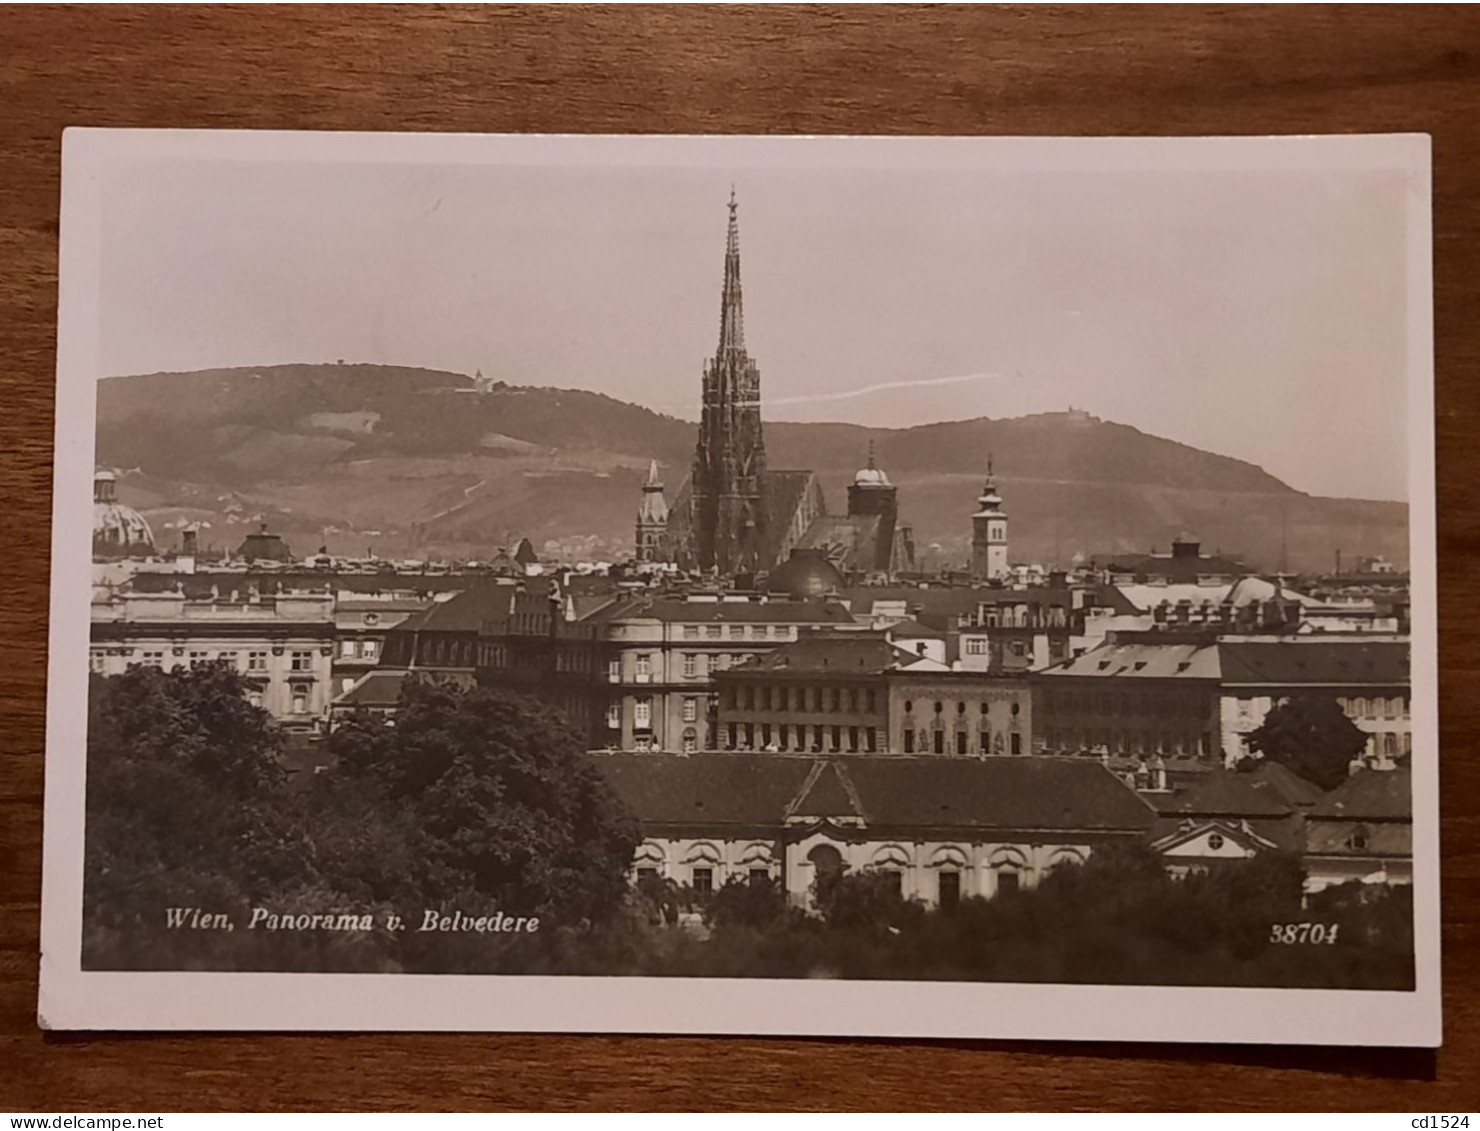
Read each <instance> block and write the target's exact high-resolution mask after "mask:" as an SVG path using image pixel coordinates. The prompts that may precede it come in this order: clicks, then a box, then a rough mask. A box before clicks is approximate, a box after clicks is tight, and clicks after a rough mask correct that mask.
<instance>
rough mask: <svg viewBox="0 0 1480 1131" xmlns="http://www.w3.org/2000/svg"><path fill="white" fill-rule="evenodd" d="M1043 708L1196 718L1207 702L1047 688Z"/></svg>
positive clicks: (1205, 711)
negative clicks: (1048, 689)
mask: <svg viewBox="0 0 1480 1131" xmlns="http://www.w3.org/2000/svg"><path fill="white" fill-rule="evenodd" d="M1043 703H1044V707H1045V709H1047V710H1049V711H1055V712H1059V713H1062V714H1077V715H1088V714H1099V715H1141V716H1147V715H1154V716H1157V717H1161V718H1172V717H1178V716H1181V717H1185V718H1200V717H1203V716H1205V715H1207V714H1208V712H1209V710H1210V708H1211V704H1210V701H1209V700H1208V699H1206V698H1204V697H1202V696H1199V695H1155V694H1151V693H1148V692H1145V691H1141V692H1129V691H1125V692H1115V691H1065V690H1050V691H1048V692H1046V693H1045V694H1044V700H1043Z"/></svg>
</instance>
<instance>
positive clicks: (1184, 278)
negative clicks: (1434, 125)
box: [100, 163, 1407, 500]
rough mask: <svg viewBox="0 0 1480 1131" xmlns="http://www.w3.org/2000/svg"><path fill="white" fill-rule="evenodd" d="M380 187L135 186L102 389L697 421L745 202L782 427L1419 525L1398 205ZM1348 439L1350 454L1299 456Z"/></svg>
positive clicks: (490, 176) (1160, 187) (716, 187)
mask: <svg viewBox="0 0 1480 1131" xmlns="http://www.w3.org/2000/svg"><path fill="white" fill-rule="evenodd" d="M372 168H373V169H374V172H373V175H370V176H366V175H365V170H364V168H363V167H355V168H352V169H345V168H341V167H338V166H333V165H322V166H305V165H302V164H299V163H291V164H289V163H278V164H270V165H267V164H260V163H259V164H250V165H247V166H236V167H231V168H226V167H223V166H221V165H218V164H211V163H194V164H192V165H190V166H182V165H179V164H169V163H147V164H141V165H138V166H133V167H130V168H128V169H125V170H123V171H122V172H121V174H120V179H121V181H122V182H123V183H122V188H121V191H120V192H119V193H117V194H116V195H115V196H114V197H113V198H112V199H110V202H109V204H108V205H107V207H106V209H105V217H106V220H105V224H104V256H103V270H104V273H105V275H107V276H109V277H110V279H111V280H112V281H113V283H114V284H115V285H114V286H113V287H112V293H116V294H118V295H119V296H120V299H119V300H118V301H116V302H114V303H111V304H110V305H109V307H108V308H107V309H106V310H105V311H104V312H103V315H104V316H103V319H102V327H101V334H100V361H101V365H102V369H103V372H105V373H107V374H109V375H123V374H129V373H142V372H156V371H187V370H192V369H201V368H216V367H238V366H242V367H252V366H260V365H268V364H275V363H285V362H292V361H297V362H332V361H334V360H338V359H339V358H341V357H343V358H345V359H346V360H351V361H358V362H364V363H371V364H403V365H411V366H417V367H426V368H434V369H446V370H449V371H452V372H466V373H470V374H471V373H473V372H475V371H476V370H478V369H481V370H482V371H483V372H484V374H485V375H487V376H490V377H494V378H497V379H501V380H505V381H508V382H509V383H510V384H518V385H536V386H547V387H557V388H558V387H569V388H586V389H591V390H593V391H598V392H603V393H606V394H608V395H611V396H614V397H617V398H619V399H622V400H626V401H630V402H633V403H638V404H642V405H645V406H648V407H651V408H653V409H655V410H657V411H661V412H666V413H669V414H671V415H675V416H680V417H683V418H686V419H692V418H694V417H696V416H697V410H698V405H697V396H696V395H695V394H696V390H697V382H696V381H695V380H694V371H695V369H696V367H697V365H698V363H699V361H700V360H701V359H702V358H703V357H704V356H705V354H706V353H707V352H708V351H709V350H711V349H712V345H713V343H712V341H710V340H709V339H710V338H711V337H712V333H713V329H712V328H713V326H714V325H715V317H716V311H715V310H714V308H713V307H714V288H715V285H716V284H717V283H718V281H719V280H718V279H717V277H716V264H715V259H716V254H717V251H718V250H719V239H720V236H719V232H718V227H719V224H720V217H722V214H723V213H722V208H723V203H724V201H725V200H726V198H727V196H728V193H729V187H730V183H731V182H732V181H733V182H734V183H735V184H736V185H737V189H738V193H739V200H740V205H741V215H742V229H743V239H744V241H745V249H746V262H747V276H746V281H747V284H748V286H747V291H748V292H749V293H748V294H747V298H748V299H749V300H750V306H751V311H750V315H751V316H750V319H749V321H750V335H749V339H750V341H749V344H750V346H751V350H752V353H753V355H754V356H755V357H756V359H757V361H758V362H759V364H760V367H761V370H762V373H763V374H764V376H763V400H764V402H765V404H766V406H767V412H766V419H768V420H776V421H783V420H793V421H803V422H821V421H839V422H845V423H856V424H861V425H864V426H869V427H908V426H911V425H915V424H926V423H933V422H939V421H943V420H959V419H970V418H974V417H980V416H987V417H991V418H995V419H1002V418H1010V417H1015V416H1021V415H1028V414H1031V413H1035V412H1043V411H1062V410H1063V409H1065V408H1067V407H1069V406H1070V405H1071V404H1072V405H1076V406H1079V407H1083V408H1085V409H1087V410H1088V411H1090V412H1093V413H1095V414H1096V415H1098V416H1101V417H1103V418H1105V419H1109V420H1115V421H1118V422H1122V423H1125V424H1129V425H1131V426H1133V427H1137V428H1140V429H1141V430H1143V431H1147V432H1150V433H1152V434H1155V435H1160V436H1165V437H1167V438H1169V439H1173V440H1176V441H1178V442H1181V443H1186V444H1189V445H1191V446H1194V447H1198V448H1202V449H1204V450H1208V451H1214V452H1218V453H1220V454H1226V455H1230V456H1233V457H1235V458H1239V459H1243V460H1247V461H1249V462H1252V463H1255V464H1258V465H1259V466H1261V467H1263V468H1264V469H1265V470H1267V471H1269V472H1270V473H1271V474H1273V475H1275V476H1276V477H1278V478H1280V479H1282V480H1284V481H1285V482H1287V483H1289V484H1290V485H1291V486H1293V487H1295V488H1296V489H1298V490H1301V491H1305V492H1307V493H1310V494H1315V495H1330V496H1335V497H1350V498H1372V499H1399V500H1401V499H1403V498H1405V497H1406V486H1407V480H1406V458H1407V455H1406V442H1405V433H1406V404H1405V397H1406V393H1405V389H1406V385H1405V381H1404V379H1403V378H1404V374H1403V361H1404V358H1405V356H1406V355H1405V352H1404V351H1405V333H1404V322H1403V317H1402V313H1401V312H1402V309H1403V308H1402V303H1401V302H1399V301H1395V300H1394V297H1393V294H1390V293H1389V292H1390V291H1394V290H1395V289H1396V292H1397V293H1399V294H1400V293H1401V290H1402V288H1403V286H1404V285H1405V283H1404V276H1403V270H1402V268H1403V260H1402V247H1403V239H1402V225H1401V224H1399V223H1396V222H1393V220H1392V217H1393V216H1394V215H1400V214H1401V210H1399V209H1395V208H1393V207H1391V204H1392V194H1393V193H1395V192H1401V191H1402V182H1401V179H1400V178H1397V177H1394V176H1393V175H1391V174H1376V173H1373V174H1362V175H1353V174H1351V173H1350V172H1346V173H1342V174H1340V175H1336V174H1331V173H1326V174H1322V173H1317V172H1311V173H1291V172H1284V173H1248V172H1246V173H1242V174H1231V173H1228V172H1206V173H1183V174H1180V175H1178V176H1175V177H1168V176H1167V175H1166V174H1165V173H1154V174H1153V173H1143V174H1134V173H1114V174H1110V173H1074V174H1069V173H1033V174H1028V173H987V174H976V173H973V174H967V173H963V172H961V171H959V170H957V171H952V172H949V173H942V172H937V171H927V172H922V173H919V174H915V175H911V174H904V173H899V172H892V173H891V172H885V171H875V170H868V171H859V170H851V171H850V170H823V171H821V172H819V171H818V170H810V169H809V170H805V171H797V170H787V169H771V170H759V169H753V168H752V169H745V170H734V171H726V172H723V173H721V172H718V171H711V170H692V169H679V170H673V169H655V170H654V169H640V168H624V169H618V170H611V169H597V168H589V167H585V168H583V167H578V168H559V169H530V168H516V169H512V170H511V169H489V168H486V167H454V166H438V167H431V168H429V167H388V166H377V167H372ZM603 186H604V187H603ZM515 202H517V205H516V203H515ZM223 208H224V209H226V210H227V213H226V214H228V215H230V216H232V217H233V222H232V223H229V224H223V223H221V215H222V211H221V210H222V209H223ZM208 216H209V217H211V218H212V219H210V220H208V218H207V217H208ZM512 217H517V220H515V219H512ZM1255 217H1257V221H1258V222H1255ZM372 234H373V236H374V238H369V237H370V236H371V235H372ZM454 237H456V238H454ZM113 272H119V273H121V274H124V275H130V276H132V275H138V274H141V273H147V274H148V275H149V277H150V278H151V281H153V282H154V283H155V284H156V285H154V286H151V287H132V288H131V287H126V286H123V285H121V283H118V281H117V277H116V276H114V275H113ZM1189 278H1190V279H1192V280H1193V284H1192V285H1189V284H1188V280H1189ZM218 279H219V280H222V281H224V283H225V284H226V288H227V289H222V286H220V285H218V283H217V280H218ZM1168 279H1175V280H1177V281H1178V283H1179V284H1180V286H1179V287H1177V288H1168V286H1167V285H1166V283H1167V280H1168ZM799 310H805V312H806V314H805V316H804V317H798V315H797V312H798V311H799ZM981 311H986V312H988V313H987V314H986V315H980V314H979V312H981ZM1395 311H1396V312H1397V313H1394V312H1395ZM1194 324H1195V325H1196V326H1197V329H1198V333H1197V335H1191V334H1189V333H1188V332H1187V329H1186V327H1187V326H1189V325H1194ZM180 325H188V326H190V327H192V328H194V329H192V331H190V332H187V333H185V334H180V333H178V327H179V326H180ZM552 326H554V327H556V329H554V330H551V327H552ZM172 330H173V331H174V332H171V331H172ZM264 341H271V342H274V343H277V344H275V345H274V346H271V347H266V346H264V345H263V344H262V343H263V342H264ZM1169 385H1171V386H1173V387H1175V388H1177V389H1178V390H1179V391H1181V392H1182V393H1184V394H1185V395H1184V396H1181V397H1169V396H1167V395H1166V389H1167V388H1168V386H1169ZM1333 417H1339V420H1340V426H1341V428H1342V431H1343V433H1344V434H1345V435H1346V436H1348V437H1349V442H1348V443H1347V444H1345V445H1342V446H1340V447H1336V446H1324V447H1319V448H1313V447H1311V446H1309V445H1303V444H1300V443H1297V442H1295V441H1296V439H1297V438H1298V437H1299V436H1300V435H1302V434H1307V433H1309V432H1310V431H1311V430H1313V429H1318V428H1329V427H1330V426H1331V424H1332V421H1333Z"/></svg>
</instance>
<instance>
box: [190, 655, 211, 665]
mask: <svg viewBox="0 0 1480 1131" xmlns="http://www.w3.org/2000/svg"><path fill="white" fill-rule="evenodd" d="M210 658H211V656H210V653H209V652H191V653H190V662H191V663H192V664H203V663H205V662H206V661H207V660H209V659H210Z"/></svg>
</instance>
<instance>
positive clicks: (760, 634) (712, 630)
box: [683, 624, 796, 640]
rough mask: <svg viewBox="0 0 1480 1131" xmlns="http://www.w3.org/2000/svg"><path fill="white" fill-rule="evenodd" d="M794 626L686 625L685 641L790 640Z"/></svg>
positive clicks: (684, 631) (684, 629) (793, 633)
mask: <svg viewBox="0 0 1480 1131" xmlns="http://www.w3.org/2000/svg"><path fill="white" fill-rule="evenodd" d="M795 635H796V626H795V625H790V624H686V625H684V626H683V638H684V639H685V640H725V639H729V640H745V639H750V640H772V639H774V640H790V639H792V638H793V637H794V636H795Z"/></svg>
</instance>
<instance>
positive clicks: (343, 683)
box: [339, 675, 355, 694]
mask: <svg viewBox="0 0 1480 1131" xmlns="http://www.w3.org/2000/svg"><path fill="white" fill-rule="evenodd" d="M354 685H355V677H354V676H352V675H347V676H344V677H343V678H341V679H340V681H339V691H340V693H341V694H343V693H344V692H346V691H348V690H349V689H350V688H351V687H353V686H354Z"/></svg>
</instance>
